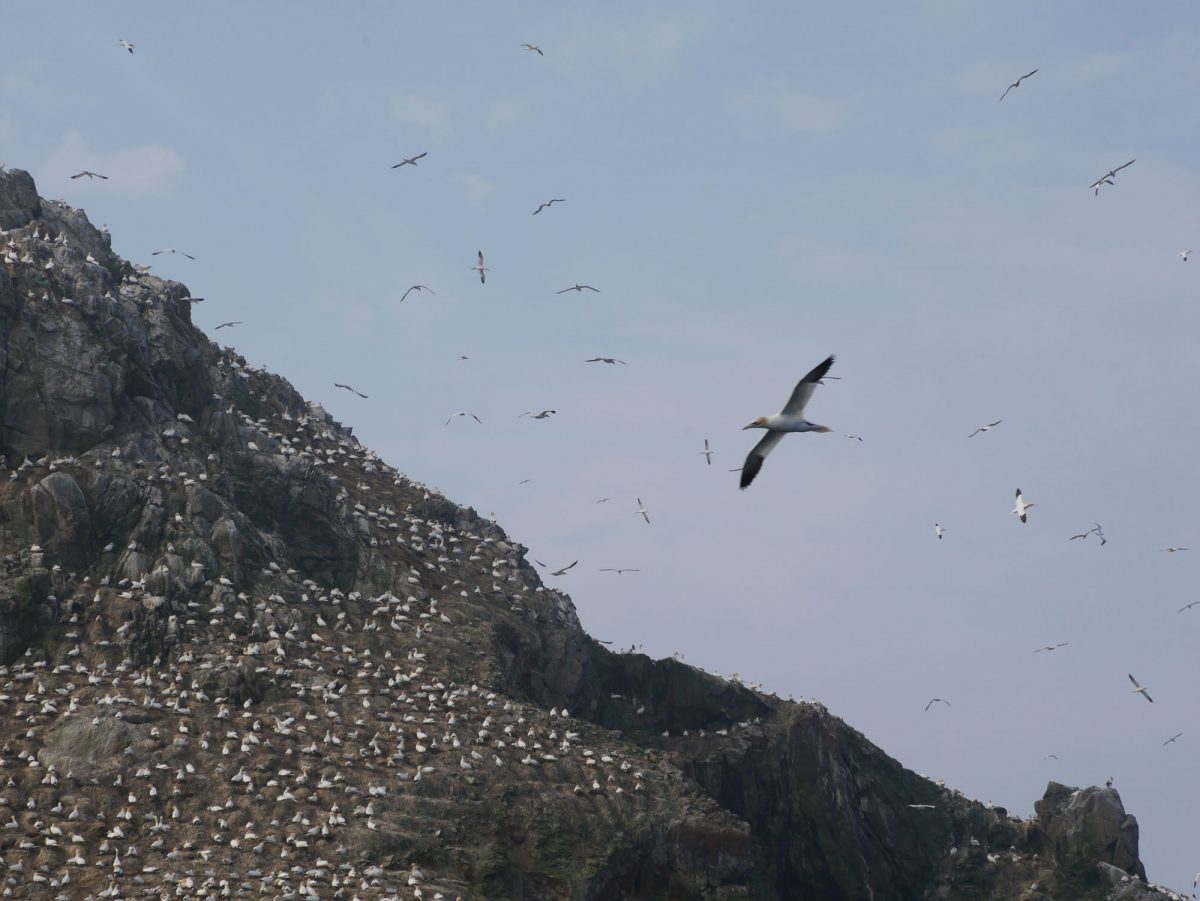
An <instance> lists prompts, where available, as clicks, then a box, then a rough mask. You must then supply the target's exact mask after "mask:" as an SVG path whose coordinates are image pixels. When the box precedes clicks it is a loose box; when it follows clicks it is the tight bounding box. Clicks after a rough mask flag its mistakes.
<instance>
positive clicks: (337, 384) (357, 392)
mask: <svg viewBox="0 0 1200 901" xmlns="http://www.w3.org/2000/svg"><path fill="white" fill-rule="evenodd" d="M333 387H335V388H345V389H346V390H347V391H349V392H350V393H351V394H357V395H358V396H359V397H361V398H363V399H364V400H365V399H366V398H367V396H366V395H365V394H363V393H362V392H361V391H355V390H354V389H353V388H351V387H350V386H349V385H343V384H341V383H339V382H334V383H333Z"/></svg>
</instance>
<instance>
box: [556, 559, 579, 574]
mask: <svg viewBox="0 0 1200 901" xmlns="http://www.w3.org/2000/svg"><path fill="white" fill-rule="evenodd" d="M578 562H579V561H578V560H576V561H575V562H574V563H568V564H567V565H566V566H564V567H563V568H562V569H556V570H555V571H554V572H552V573H550V575H552V576H564V575H566V573H567V570H568V569H572V568H573V567H574V566H575V564H576V563H578Z"/></svg>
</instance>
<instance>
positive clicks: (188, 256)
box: [150, 247, 196, 260]
mask: <svg viewBox="0 0 1200 901" xmlns="http://www.w3.org/2000/svg"><path fill="white" fill-rule="evenodd" d="M160 253H177V254H180V255H181V256H185V257H187V258H188V259H189V260H194V259H196V258H195V257H194V256H192V255H191V254H190V253H184V252H183V251H182V250H176V249H175V248H174V247H164V248H163V249H162V250H156V251H154V252H153V253H151V254H150V256H152V257H156V256H158V255H159V254H160Z"/></svg>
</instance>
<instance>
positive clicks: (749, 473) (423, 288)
mask: <svg viewBox="0 0 1200 901" xmlns="http://www.w3.org/2000/svg"><path fill="white" fill-rule="evenodd" d="M118 44H119V45H120V47H121V48H122V49H124V50H127V51H128V52H129V53H133V51H134V45H133V44H132V43H130V42H129V41H126V40H124V39H122V40H121V41H119V42H118ZM521 46H522V48H524V49H525V50H527V51H529V52H531V53H537V54H538V55H539V56H545V53H543V51H542V49H541V48H540V47H539V46H537V45H536V44H522V45H521ZM1039 69H1040V67H1039V68H1036V69H1033V70H1032V71H1030V72H1027V73H1026V74H1024V75H1022V76H1021V77H1020V78H1018V79H1017V80H1016V81H1014V82H1013V83H1012V84H1010V85H1009V86H1008V87H1007V88H1005V90H1004V93H1003V94H1001V95H1000V100H1001V101H1003V100H1004V99H1005V98H1006V97H1008V95H1009V93H1010V92H1012V91H1014V90H1016V89H1017V88H1019V87H1021V83H1022V82H1024V81H1025V80H1026V79H1028V78H1032V77H1033V76H1034V75H1036V74H1037V73H1038V71H1039ZM428 155H429V154H428V151H425V152H422V153H418V154H415V155H413V156H410V157H405V158H403V159H401V160H400V162H398V163H395V164H394V165H393V166H392V167H391V168H393V169H400V168H403V167H404V166H412V167H414V168H416V167H417V164H418V163H419V162H420V161H421V160H422V159H424V158H425V157H426V156H428ZM1135 162H1137V160H1136V159H1133V160H1130V161H1129V162H1127V163H1122V164H1121V165H1120V166H1116V167H1114V168H1112V169H1109V170H1108V171H1107V172H1105V173H1104V174H1103V175H1101V176H1100V177H1099V178H1097V179H1096V180H1095V181H1094V182H1092V183H1091V184H1090V185H1088V188H1089V189H1091V191H1092V192H1093V194H1094V195H1096V196H1099V194H1100V189H1101V188H1103V187H1108V186H1113V185H1115V184H1116V181H1115V179H1116V177H1117V173H1118V172H1120V171H1122V170H1123V169H1127V168H1129V167H1130V166H1132V165H1133V164H1134V163H1135ZM71 178H73V179H79V178H88V179H95V178H100V179H105V180H107V178H108V176H105V175H101V174H100V173H98V172H92V171H90V170H87V169H84V170H82V171H80V172H78V173H76V174H75V175H72V176H71ZM565 202H566V198H564V197H554V198H551V199H550V200H547V201H545V202H543V203H540V204H539V205H538V207H537V209H535V210H534V211H533V215H534V216H536V215H538V214H539V213H541V212H542V211H543V210H546V209H549V208H550V207H551V206H553V205H554V204H556V203H565ZM160 254H180V255H182V256H184V257H187V258H188V259H189V260H195V259H196V258H195V257H194V256H192V255H191V254H189V253H185V252H184V251H182V250H177V249H176V248H174V247H166V248H163V249H161V250H156V251H154V252H153V253H152V254H151V255H152V256H158V255H160ZM1191 254H1192V251H1191V250H1183V251H1180V252H1179V254H1178V255H1179V257H1180V259H1182V260H1183V262H1185V263H1186V262H1188V258H1189V257H1190V256H1191ZM470 269H471V271H472V272H476V273H478V275H479V283H480V284H487V273H488V272H489V271H490V270H489V269H488V267H487V266H486V265H485V261H484V255H483V251H482V250H480V251H477V252H476V261H475V264H474V265H473V266H471V267H470ZM414 291H417V292H428V293H430V294H433V295H436V292H435V291H433V289H431V288H430V287H428V286H427V285H411V286H410V287H409V288H408V289H406V290H405V291H404V293H403V294H402V295H401V297H400V303H403V302H404V301H405V300H406V299H407V298H408V296H409V295H410V294H411V293H412V292H414ZM568 291H576V292H579V293H582V292H584V291H593V292H596V293H599V289H597V288H594V287H592V286H591V285H581V284H578V283H576V284H574V285H571V286H569V287H566V288H563V289H562V290H560V291H557V292H555V293H557V294H565V293H567V292H568ZM199 299H200V300H202V299H203V298H199ZM193 300H196V298H193ZM242 324H243V323H242V322H241V321H229V322H222V323H221V324H220V325H218V326H216V328H217V329H222V328H230V327H232V326H237V325H242ZM460 359H465V357H460ZM834 360H835V357H834V356H833V355H830V356H829V357H826V358H825V359H824V360H822V361H821V362H820V363H818V364H817V365H816V366H814V367H813V368H812V369H811V370H810V371H809V372H808V374H807V375H805V376H804V377H803V378H802V379H800V381H799V382H797V383H796V387H795V388H794V389H793V390H792V394H791V396H790V397H789V398H788V400H787V403H785V404H784V405H783V409H782V410H780V411H779V412H778V413H776V414H774V415H771V416H758V417H755V418H754V419H753V420H751V422H750V424H749V425H746V426H744V427H743V431H745V430H747V429H762V430H763V431H764V432H765V434H764V435H763V437H762V438H761V439H759V441H758V443H757V444H755V445H754V447H752V448H751V449H750V452H749V453H748V454H747V455H746V461H745V463H744V464H743V465H742V467H741V479H740V483H739V487H741V488H742V489H743V490H745V489H746V488H748V487H749V486H750V484H751V483H752V482H753V481H754V479H755V477H756V476H757V475H758V474H759V472H760V470H761V469H762V467H763V463H764V461H765V460H766V459H767V456H768V455H769V454H770V453H771V451H772V450H774V448H775V447H776V445H778V444H779V442H780V441H782V440H783V439H784V437H785V436H786V435H788V434H789V433H793V432H796V433H803V432H831V431H833V430H832V429H830V428H829V427H828V426H825V425H819V424H817V423H814V422H811V421H809V420H808V419H807V418H805V416H804V410H805V407H807V406H808V402H809V400H810V399H811V398H812V395H813V391H814V390H815V389H816V387H817V385H820V384H824V382H823V380H824V379H825V378H827V377H828V378H835V376H829V375H828V373H829V370H830V368H831V367H832V366H833V363H834ZM585 362H588V363H606V364H608V365H616V364H618V363H619V364H621V365H628V364H627V363H626V362H625V361H624V360H618V359H616V358H614V357H592V358H591V359H589V360H586V361H585ZM334 387H335V388H341V389H344V390H346V391H349V392H350V393H351V394H354V395H356V396H358V397H361V398H364V399H366V398H368V395H366V394H363V393H362V392H361V391H358V390H357V389H355V388H354V387H352V386H350V385H347V384H344V383H341V382H334ZM556 412H557V411H555V410H541V411H539V412H534V411H527V412H525V413H522V414H521V415H522V416H529V417H532V418H534V419H547V418H549V417H550V416H553V415H554V414H555V413H556ZM468 416H469V417H470V418H472V419H473V420H475V422H478V423H480V424H482V422H483V420H481V419H480V418H479V417H478V416H477V415H475V414H474V413H472V412H471V411H470V410H459V411H458V412H456V413H452V414H451V415H450V416H449V417H448V418H447V419H446V425H449V424H450V423H451V422H453V421H454V419H455V418H458V417H468ZM1002 422H1003V420H1002V419H997V420H995V421H994V422H988V423H984V424H983V425H981V426H980V427H979V428H977V429H976V430H975V431H973V432H971V434H970V435H968V436H967V437H968V438H974V437H975V436H976V435H979V434H982V433H984V432H988V431H990V430H992V429H994V428H996V427H997V426H999V425H1000V424H1001V423H1002ZM846 437H848V438H854V439H857V440H859V441H862V438H861V437H860V436H858V435H848V436H846ZM700 453H701V454H702V455H703V456H704V457H705V460H706V461H707V462H708V464H709V465H712V450H711V447H710V445H709V442H708V439H707V438H705V439H704V450H702V451H700ZM605 500H607V498H606V499H605ZM637 502H638V509H637V511H636V512H637V513H638V514H639V515H641V516H642V517H643V518H644V519H645V521H646V523H647V524H649V522H650V516H649V512H648V511H647V510H646V507H645V505H644V504H643V503H642V499H641V498H638V499H637ZM1034 506H1035V504H1033V503H1031V502H1029V501H1026V500H1025V496H1024V495H1023V494H1022V493H1021V489H1020V488H1018V489H1016V492H1015V503H1014V505H1013V509H1012V510H1011V511H1009V512H1010V515H1014V516H1016V517H1017V518H1018V519H1019V520H1020V521H1021V522H1022V523H1025V522H1028V521H1029V512H1028V511H1029V510H1030V509H1031V508H1033V507H1034ZM933 533H934V535H935V536H937V538H938V539H939V540H941V539H942V538H943V537H944V536H945V534H946V529H945V528H943V527H942V525H941V524H940V523H934V524H933ZM1089 535H1096V536H1097V538H1098V539H1099V541H1100V544H1101V546H1103V545H1105V544H1107V543H1108V539H1106V538H1105V537H1104V531H1103V529H1102V528H1101V526H1100V524H1099V523H1096V524H1094V526H1093V528H1091V529H1088V530H1087V531H1085V532H1082V533H1080V534H1078V535H1072V536H1071V538H1070V540H1071V541H1075V540H1078V539H1086V538H1087V537H1088V536H1089ZM1162 550H1163V552H1165V553H1169V554H1174V553H1178V552H1180V551H1186V550H1188V548H1186V547H1167V548H1163V549H1162ZM535 562H537V561H535ZM578 562H579V561H578V560H576V561H575V562H573V563H571V564H569V565H567V566H565V567H562V568H561V569H557V570H553V571H552V572H551V573H550V575H553V576H561V575H563V574H564V573H565V572H566V571H567V570H569V569H571V568H573V567H574V566H576V565H577V564H578ZM538 565H539V566H543V567H545V564H543V563H540V562H538ZM600 571H601V572H616V573H618V574H620V573H626V572H638V570H636V569H631V568H622V569H617V568H615V567H606V568H604V569H602V570H600ZM1196 606H1200V601H1193V602H1192V603H1190V604H1187V605H1185V606H1184V607H1182V608H1180V611H1179V612H1181V613H1182V612H1184V611H1187V610H1190V609H1191V608H1193V607H1196ZM1067 644H1069V642H1062V643H1060V644H1056V645H1049V646H1046V647H1042V648H1038V649H1037V651H1038V652H1040V651H1053V650H1055V649H1056V648H1060V647H1063V646H1065V645H1067ZM1128 676H1129V681H1130V682H1131V683H1133V686H1134V687H1133V688H1132V689H1131V691H1133V692H1134V693H1135V694H1140V695H1141V696H1142V697H1143V698H1145V699H1146V700H1147V701H1149V702H1150V703H1153V702H1154V699H1153V698H1151V697H1150V695H1149V693H1148V692H1147V691H1146V689H1145V687H1143V686H1142V685H1141V684H1140V683H1139V682H1138V681H1137V679H1135V678H1134V677H1133V675H1132V674H1128ZM934 701H942V699H941V698H934V699H932V700H931V701H930V702H929V704H926V705H925V709H926V710H928V709H929V707H930V705H932V704H933V703H934ZM942 703H948V702H946V701H942ZM1178 737H1179V736H1178V735H1177V736H1175V737H1174V738H1170V739H1168V740H1167V741H1165V742H1163V744H1170V743H1171V742H1173V741H1175V739H1177V738H1178Z"/></svg>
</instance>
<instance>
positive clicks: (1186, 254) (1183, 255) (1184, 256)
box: [71, 176, 1192, 263]
mask: <svg viewBox="0 0 1200 901" xmlns="http://www.w3.org/2000/svg"><path fill="white" fill-rule="evenodd" d="M71 177H72V178H74V176H71ZM1191 255H1192V252H1191V251H1190V250H1182V251H1180V252H1179V258H1180V259H1181V260H1183V261H1184V262H1185V263H1186V262H1187V261H1188V257H1190V256H1191Z"/></svg>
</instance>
